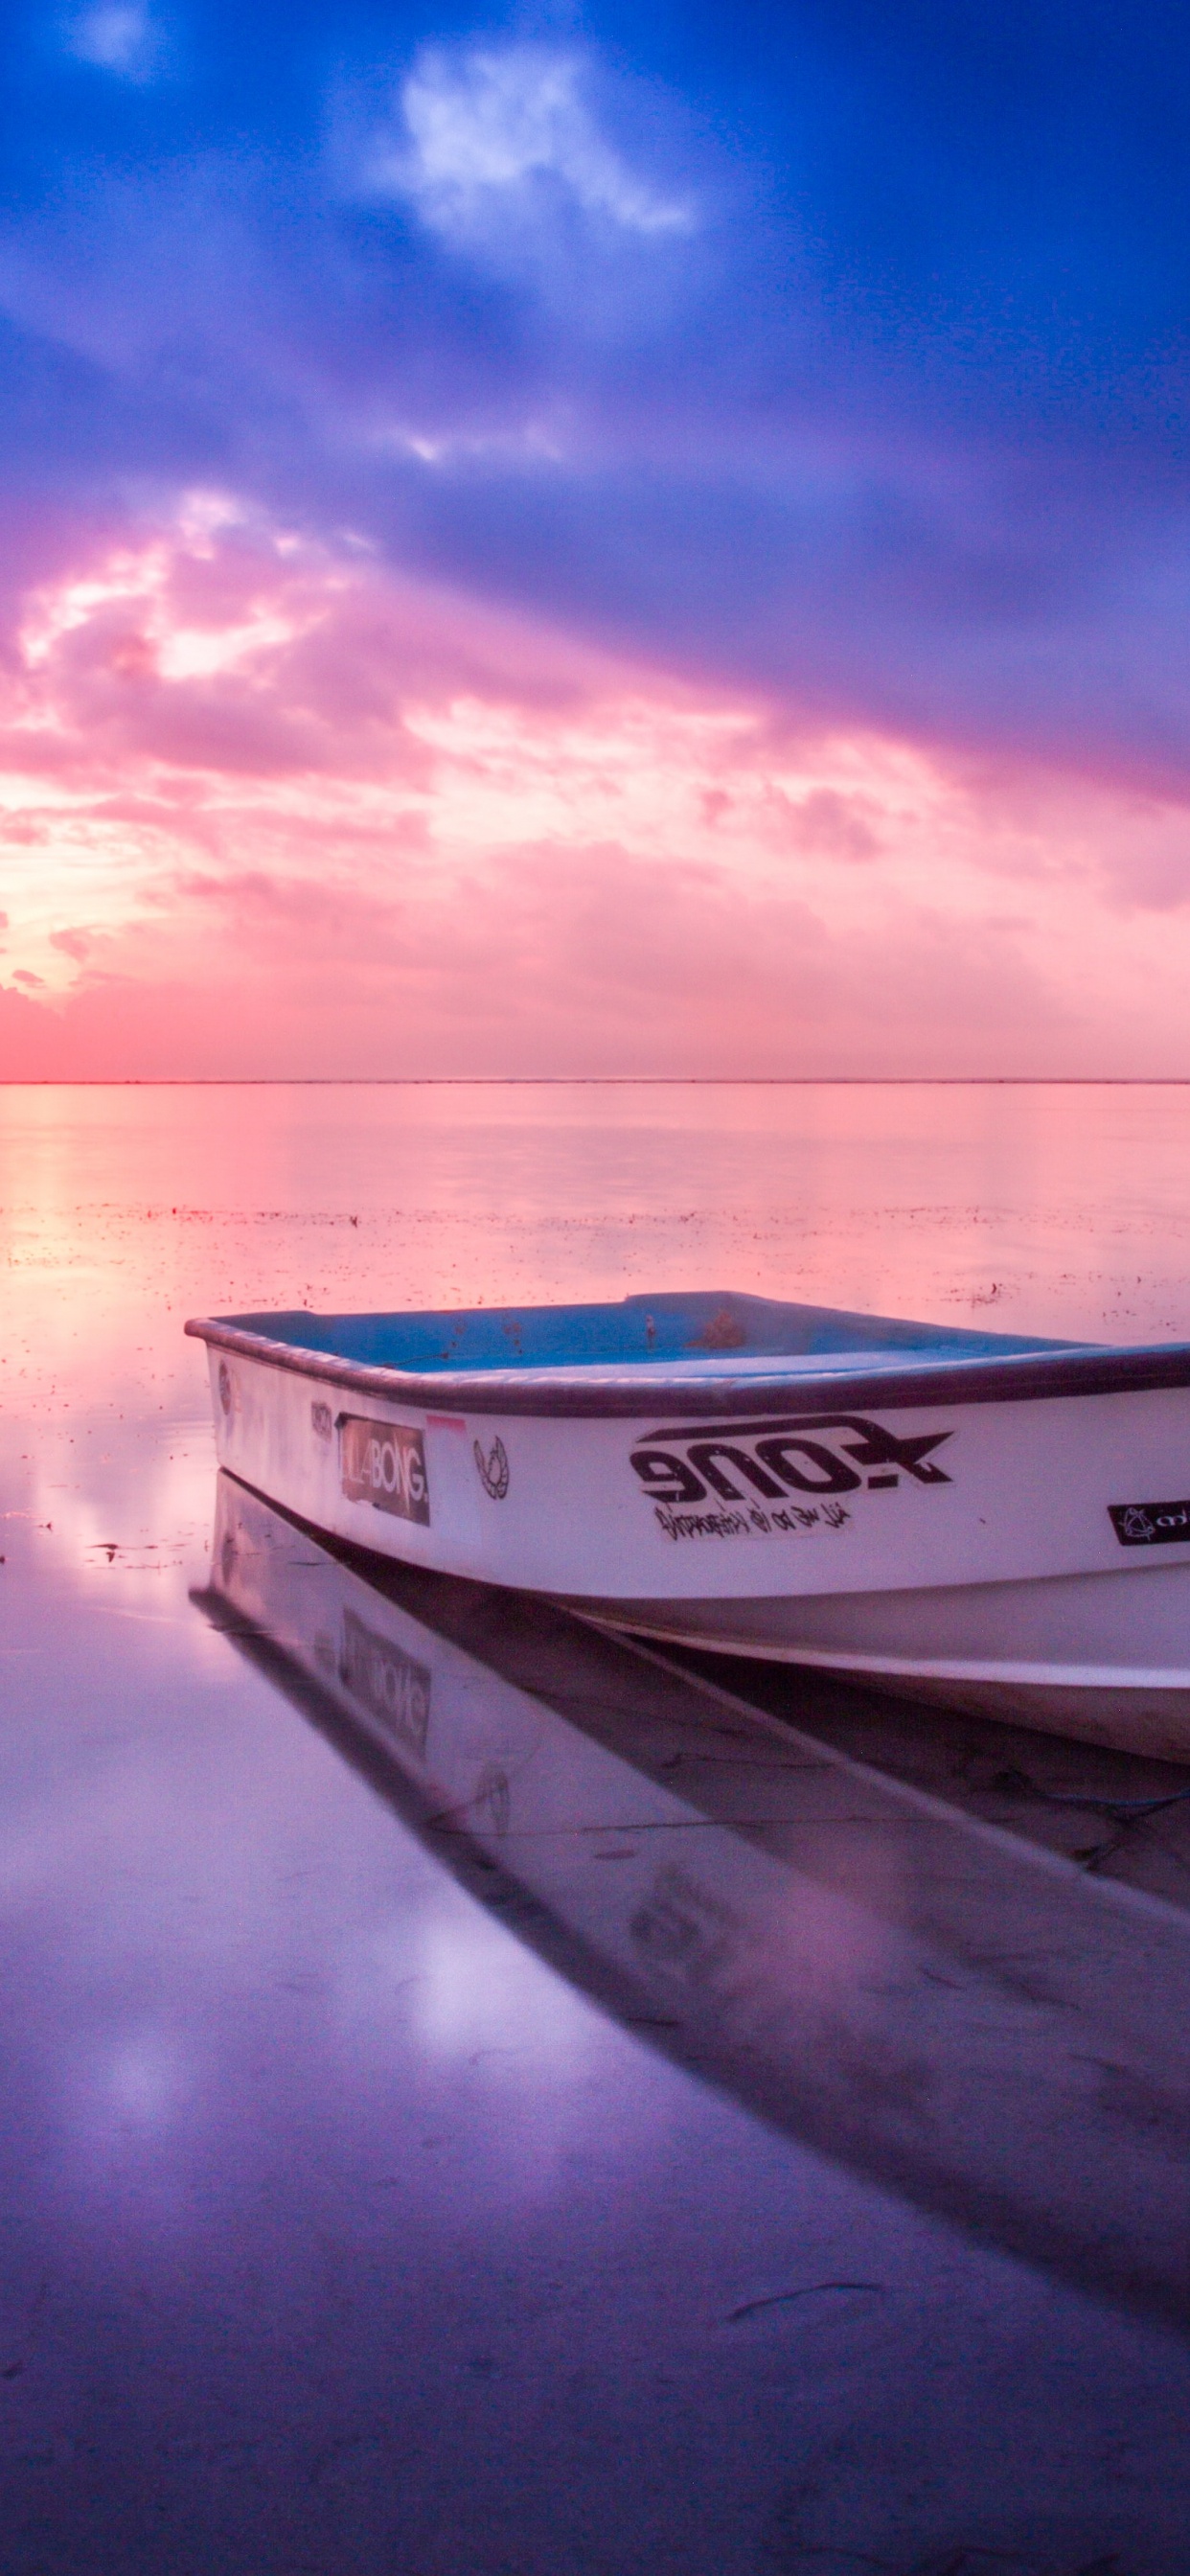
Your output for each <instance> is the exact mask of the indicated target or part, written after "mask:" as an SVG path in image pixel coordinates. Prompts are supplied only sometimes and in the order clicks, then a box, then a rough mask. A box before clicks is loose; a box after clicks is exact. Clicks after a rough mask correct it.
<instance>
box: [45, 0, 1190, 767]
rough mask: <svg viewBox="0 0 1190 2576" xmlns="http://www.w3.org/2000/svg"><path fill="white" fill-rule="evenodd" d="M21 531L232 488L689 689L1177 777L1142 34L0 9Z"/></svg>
mask: <svg viewBox="0 0 1190 2576" xmlns="http://www.w3.org/2000/svg"><path fill="white" fill-rule="evenodd" d="M5 25H6V29H7V34H6V37H5V40H4V50H5V54H6V57H7V59H6V61H5V63H4V80H3V96H4V100H5V102H6V104H5V108H4V135H3V146H4V154H3V157H4V165H5V168H6V171H7V180H6V185H5V191H4V208H3V227H2V232H0V311H2V313H3V317H4V322H3V328H4V371H5V377H6V380H7V386H8V398H7V401H6V403H5V406H4V415H3V420H2V422H0V439H2V442H3V457H4V479H5V483H6V486H7V492H8V500H9V511H10V525H11V527H12V543H13V546H14V549H15V555H16V559H17V561H18V562H20V563H22V564H23V558H24V552H25V544H26V543H27V542H28V539H27V535H26V536H25V538H24V542H23V535H22V531H23V525H24V523H25V520H26V514H27V512H28V510H29V507H30V504H31V503H32V504H33V505H34V508H35V510H36V515H37V519H38V521H39V523H40V527H41V529H42V530H43V531H44V535H43V536H41V537H40V538H39V539H38V542H40V543H44V544H46V545H47V546H51V547H52V544H53V526H54V522H55V518H56V517H57V516H58V514H59V513H62V514H64V515H66V516H67V517H68V519H69V520H70V521H73V519H74V515H75V513H76V512H77V511H78V510H80V509H82V510H84V511H94V512H96V513H98V514H108V513H110V512H111V511H112V510H113V509H114V510H117V511H118V510H120V509H122V508H126V507H129V506H135V505H136V503H137V501H138V500H139V499H141V498H143V496H144V494H145V492H146V491H147V490H151V489H152V488H153V487H154V486H160V485H174V484H181V483H188V482H193V481H194V480H196V479H203V478H210V477H216V478H227V477H230V478H232V479H234V481H235V484H236V487H237V489H240V490H248V491H251V492H252V493H253V494H254V495H255V496H257V497H258V498H259V499H260V500H261V501H262V502H263V503H265V504H267V506H269V507H270V508H272V509H275V510H279V511H281V512H283V513H285V514H287V515H295V514H296V516H297V517H298V518H299V519H300V520H301V522H302V523H303V524H309V525H313V526H315V527H317V528H318V529H319V530H320V531H323V532H325V533H328V534H333V533H334V532H335V531H336V530H338V529H339V528H341V527H343V526H349V527H350V528H351V529H353V530H356V531H358V532H359V533H361V534H363V535H364V536H366V537H367V538H368V539H369V540H371V541H373V542H374V543H376V544H377V545H379V546H380V547H382V548H383V550H384V552H385V554H386V556H388V557H391V558H392V559H393V560H394V561H398V562H400V563H402V564H404V565H407V566H416V567H417V568H418V569H419V570H423V571H428V572H432V573H434V574H437V575H445V576H446V577H448V578H449V579H451V580H452V581H455V582H461V583H464V584H466V585H468V586H471V585H474V587H475V588H476V590H477V591H478V592H480V593H481V594H482V595H484V596H485V597H488V598H496V599H502V600H513V601H516V602H518V603H522V604H524V603H529V604H532V605H533V606H534V607H535V608H539V609H542V608H543V609H545V610H546V611H548V612H549V613H550V614H554V615H558V616H560V617H562V618H563V619H565V620H566V622H567V623H568V624H571V623H573V624H577V625H578V626H579V627H581V628H582V629H583V630H584V631H590V632H595V633H598V634H599V635H600V636H601V637H603V638H605V639H609V638H611V639H614V640H615V641H616V642H617V643H618V644H625V643H627V644H630V645H632V646H638V645H639V646H643V647H644V648H645V649H647V650H648V651H649V652H650V653H660V654H661V655H663V656H665V657H667V658H668V657H673V658H674V660H675V661H676V662H677V663H679V664H680V665H682V666H683V667H692V668H696V669H699V670H706V669H711V670H714V671H715V672H718V673H730V674H735V673H743V674H745V675H747V676H748V677H758V678H760V679H762V680H765V681H768V680H775V681H777V682H778V683H780V684H782V685H785V684H789V683H792V684H793V685H794V686H796V687H797V688H798V689H799V691H804V690H807V689H808V690H810V691H811V692H821V694H822V697H823V701H824V703H825V704H827V705H829V706H839V705H843V706H846V707H847V709H848V710H849V711H851V712H855V711H862V712H864V713H867V714H870V715H872V716H874V717H876V718H877V719H879V720H881V721H884V720H887V719H888V718H890V717H891V718H894V719H896V720H898V721H909V722H912V723H913V724H914V725H915V726H917V725H921V726H924V727H926V728H927V729H929V728H931V727H933V726H937V727H939V728H940V729H941V730H942V731H943V732H944V733H950V732H954V733H956V734H957V735H958V736H959V737H962V736H964V735H965V734H967V733H968V732H970V733H971V734H972V735H973V736H974V738H975V739H977V740H979V741H980V742H984V741H989V742H991V743H993V744H995V743H997V742H999V741H1001V740H1007V741H1009V742H1011V743H1023V744H1025V745H1028V746H1031V747H1038V748H1041V749H1044V750H1054V751H1057V752H1059V753H1061V754H1063V755H1067V756H1073V757H1075V758H1079V759H1091V760H1098V759H1100V758H1109V759H1110V758H1116V757H1118V758H1120V759H1121V760H1124V761H1128V762H1132V761H1135V762H1136V763H1137V764H1138V765H1139V766H1140V768H1141V769H1142V770H1145V771H1148V770H1149V769H1150V768H1151V769H1153V770H1155V771H1156V772H1158V773H1161V774H1163V775H1164V774H1166V773H1167V772H1169V771H1174V772H1177V773H1178V774H1180V773H1181V771H1182V769H1183V765H1184V763H1185V759H1186V752H1187V741H1186V721H1185V708H1184V703H1183V691H1182V688H1181V684H1180V674H1178V675H1177V676H1176V678H1175V674H1174V673H1173V672H1172V671H1171V669H1170V667H1169V659H1170V656H1171V655H1177V653H1178V650H1179V646H1180V640H1181V633H1182V625H1183V619H1184V614H1185V592H1186V584H1187V577H1188V569H1190V567H1188V561H1187V541H1188V529H1187V520H1186V499H1185V463H1184V447H1185V442H1186V424H1185V390H1186V383H1185V380H1186V335H1187V315H1188V309H1190V306H1188V278H1187V272H1188V267H1190V206H1188V204H1187V194H1188V171H1187V158H1188V156H1187V145H1186V133H1187V114H1188V109H1190V95H1188V93H1190V27H1188V25H1187V22H1186V20H1185V17H1184V13H1182V12H1176V13H1175V12H1174V11H1173V10H1172V9H1154V8H1145V9H1141V10H1137V9H1136V8H1127V9H1126V8H1124V7H1122V6H1120V7H1111V8H1102V7H1101V8H1098V9H1094V8H1092V9H1088V8H1086V7H1079V8H1078V9H1075V8H1073V7H1062V6H1053V5H1050V6H1046V7H1043V8H1036V7H1035V8H1030V9H1024V8H1015V9H1014V8H1004V9H1000V10H998V11H997V12H994V13H990V12H987V11H986V10H984V9H980V10H976V9H974V8H968V7H956V6H953V5H951V6H947V7H921V6H919V7H916V8H914V7H904V6H898V7H897V8H896V9H895V10H894V9H891V8H888V7H876V6H871V5H868V6H864V5H855V0H851V5H846V0H838V4H837V5H834V6H832V7H831V8H829V9H828V8H825V7H822V6H817V7H803V8H801V9H797V8H789V7H786V8H782V9H781V10H768V9H761V8H756V7H749V6H747V5H744V6H740V7H732V8H727V7H716V8H711V9H707V8H703V9H696V8H681V9H675V8H668V9H666V8H661V9H654V10H651V11H649V12H644V13H642V12H640V11H638V10H633V11H632V12H628V11H626V10H624V11H619V10H614V9H605V10H603V11H601V12H598V13H591V12H587V13H580V12H578V11H569V10H566V11H559V12H549V13H544V14H543V13H536V12H528V13H525V14H523V15H520V16H518V17H516V18H515V19H512V20H499V19H497V20H490V21H485V20H482V19H478V20H477V19H476V18H475V17H474V16H473V15H469V14H465V13H460V12H451V11H449V10H444V9H442V8H441V7H436V8H434V9H432V10H431V9H427V8H422V9H416V10H412V9H411V10H394V9H386V10H376V9H369V8H362V7H355V8H351V7H344V6H338V7H334V6H332V7H330V8H327V7H325V6H324V7H320V8H318V9H314V8H310V7H303V6H302V5H300V0H299V5H295V6H293V7H289V8H286V9H285V10H283V11H282V10H271V9H268V8H264V7H259V6H257V7H254V8H252V9H251V10H244V9H243V8H239V9H233V8H230V7H211V6H207V7H203V6H201V5H190V6H176V7H173V8H168V7H165V6H162V7H160V8H156V7H149V6H143V5H140V0H95V4H94V5H91V6H84V7H82V8H80V9H71V8H65V9H62V10H53V9H47V8H44V7H39V8H29V7H25V8H14V9H12V10H10V11H9V12H8V13H6V19H5Z"/></svg>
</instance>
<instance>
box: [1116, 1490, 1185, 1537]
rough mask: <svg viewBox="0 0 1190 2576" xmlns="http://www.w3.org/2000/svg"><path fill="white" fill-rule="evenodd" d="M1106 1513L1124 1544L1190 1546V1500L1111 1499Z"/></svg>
mask: <svg viewBox="0 0 1190 2576" xmlns="http://www.w3.org/2000/svg"><path fill="white" fill-rule="evenodd" d="M1107 1515H1108V1519H1109V1520H1110V1522H1111V1525H1112V1528H1113V1529H1114V1531H1115V1533H1116V1537H1117V1538H1118V1540H1119V1542H1120V1545H1121V1547H1177V1546H1178V1545H1179V1544H1180V1545H1181V1546H1183V1547H1185V1546H1190V1500H1188V1501H1186V1502H1180V1503H1109V1504H1108V1507H1107Z"/></svg>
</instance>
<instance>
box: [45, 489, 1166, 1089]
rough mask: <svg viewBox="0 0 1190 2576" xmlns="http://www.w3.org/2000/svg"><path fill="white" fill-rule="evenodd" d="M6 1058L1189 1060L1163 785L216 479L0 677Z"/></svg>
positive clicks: (1008, 1068)
mask: <svg viewBox="0 0 1190 2576" xmlns="http://www.w3.org/2000/svg"><path fill="white" fill-rule="evenodd" d="M0 742H2V777H0V822H2V856H0V911H2V913H3V916H4V926H3V929H2V931H0V945H2V954H0V1074H2V1075H3V1076H4V1077H6V1078H8V1079H10V1080H24V1079H41V1078H84V1079H86V1078H106V1077H124V1076H136V1077H146V1076H154V1075H161V1076H194V1075H207V1076H235V1075H267V1074H295V1075H334V1074H341V1075H370V1074H375V1075H382V1074H393V1075H401V1074H450V1073H494V1074H568V1073H576V1074H598V1073H687V1072H688V1073H695V1074H728V1073H733V1072H738V1073H742V1074H779V1073H791V1074H815V1073H853V1074H866V1073H875V1074H880V1073H889V1074H912V1073H918V1072H920V1073H976V1074H979V1073H983V1074H997V1073H1012V1072H1019V1073H1040V1074H1045V1073H1056V1074H1079V1073H1088V1074H1094V1073H1135V1074H1145V1073H1152V1074H1181V1073H1190V1041H1188V1039H1187V1035H1186V1030H1185V1011H1184V992H1185V986H1186V977H1187V970H1188V968H1190V920H1188V917H1187V913H1186V911H1185V909H1184V908H1183V907H1182V903H1181V893H1182V875H1183V869H1184V854H1185V849H1186V840H1187V818H1186V814H1185V809H1184V808H1183V807H1182V806H1180V805H1178V804H1175V803H1173V802H1163V801H1162V800H1161V798H1160V796H1159V795H1157V794H1156V793H1154V792H1152V791H1143V792H1142V791H1141V790H1140V789H1138V788H1136V787H1135V786H1132V785H1129V784H1128V783H1127V782H1125V783H1120V782H1119V781H1118V780H1113V778H1112V776H1111V775H1110V772H1109V773H1108V774H1107V775H1105V776H1102V777H1101V776H1097V775H1095V774H1094V772H1092V773H1091V774H1083V775H1081V776H1076V775H1073V774H1063V773H1061V772H1058V771H1056V770H1055V771H1044V770H1042V769H1040V768H1037V767H1033V768H1025V767H1022V766H1021V765H1020V764H1019V763H1018V764H1016V765H1012V764H1010V763H1008V762H1007V761H1000V762H999V763H997V764H995V765H992V764H990V763H988V762H987V761H986V760H985V761H976V760H975V759H974V758H971V759H968V760H966V761H963V760H962V759H961V758H959V757H958V756H956V755H955V753H954V752H953V751H950V752H948V753H946V754H945V755H944V754H943V752H942V751H940V750H938V749H937V748H931V746H930V745H929V744H927V743H925V742H921V741H916V742H915V741H910V740H907V739H898V738H895V737H893V736H891V735H889V734H887V733H885V734H876V733H873V732H862V733H861V732H857V731H850V732H836V733H830V734H825V733H824V732H823V731H822V729H821V721H819V723H818V724H817V725H816V726H815V725H812V724H811V723H810V722H809V720H808V719H807V718H806V716H805V714H804V712H803V711H801V710H799V708H798V706H797V705H796V704H790V703H782V702H778V701H777V700H776V699H775V698H768V699H765V698H762V697H760V696H749V695H745V694H741V693H739V692H738V691H736V692H732V693H724V692H723V691H720V692H715V691H713V690H711V689H708V688H706V687H699V686H697V685H695V684H694V683H692V682H691V681H689V680H685V679H682V678H681V677H679V676H677V675H675V674H674V673H673V672H667V671H665V670H663V669H660V668H655V667H647V666H646V665H645V664H643V663H636V664H632V663H629V662H627V661H624V660H618V659H616V658H614V657H613V656H610V655H606V654H601V653H599V652H597V651H595V650H592V649H588V648H586V647H584V646H582V645H580V644H578V643H576V642H575V641H573V640H571V639H569V638H568V637H567V636H566V635H564V634H561V633H558V632H552V631H550V630H549V629H548V628H547V627H546V626H544V625H540V626H536V627H534V626H532V625H530V624H528V623H526V622H524V621H523V620H519V621H518V620H516V619H514V618H512V617H510V616H508V615H505V614H501V613H498V612H495V611H492V610H489V609H487V608H485V607H483V606H481V605H477V604H476V602H475V601H474V600H473V599H465V598H462V597H457V596H452V595H450V594H449V593H447V592H445V591H443V590H434V589H431V588H429V587H428V586H421V587H419V586H417V585H416V584H415V583H412V582H410V581H409V580H401V579H397V578H394V576H393V575H392V574H391V572H387V571H385V570H384V569H382V568H381V566H380V565H379V563H378V561H377V559H376V558H375V556H374V555H373V554H372V552H371V551H370V550H369V549H368V548H367V547H366V546H364V545H363V544H362V543H360V542H355V543H353V542H352V541H351V540H349V539H343V540H341V541H340V542H339V543H338V544H337V545H336V546H335V547H334V548H333V549H332V548H331V547H330V546H326V547H319V546H318V545H316V544H314V543H313V542H311V541H309V540H307V539H304V538H302V537H300V536H298V535H296V534H293V533H291V532H290V531H288V530H287V529H286V528H284V527H283V526H280V525H276V524H271V523H269V522H268V521H267V520H266V519H264V518H262V517H261V516H260V515H259V513H250V512H249V511H247V510H246V509H245V508H241V507H240V506H238V505H237V503H236V502H235V500H234V499H233V498H231V497H229V496H227V495H221V494H216V493H209V492H208V493H196V494H193V495H191V496H190V497H189V499H188V500H187V501H186V502H185V503H184V504H183V505H182V507H181V508H180V509H179V511H178V513H177V515H176V517H175V518H173V519H171V520H170V521H168V522H160V523H157V524H154V525H151V526H150V525H147V524H145V525H141V526H140V527H139V528H137V529H136V530H134V533H133V534H132V535H131V536H130V535H129V533H128V529H127V527H125V528H124V529H122V530H121V531H119V532H118V534H114V535H113V536H111V537H110V538H108V539H106V540H104V539H101V538H99V537H96V536H95V535H93V534H92V535H90V536H88V537H87V538H86V539H85V540H84V539H83V538H81V537H80V539H79V542H78V544H77V548H76V549H75V551H74V554H73V559H72V560H71V561H70V563H69V566H68V568H67V569H66V570H65V571H64V572H62V573H60V574H59V575H58V576H57V577H56V578H55V579H54V580H53V581H51V582H49V583H47V584H45V585H44V586H43V587H40V588H37V589H35V590H33V591H32V592H30V593H29V594H27V595H26V596H25V598H24V599H23V601H22V602H21V603H20V608H19V615H18V620H17V626H16V631H15V632H14V634H13V635H12V637H11V641H10V649H9V651H8V652H7V654H6V655H5V658H4V662H3V666H2V675H0Z"/></svg>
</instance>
